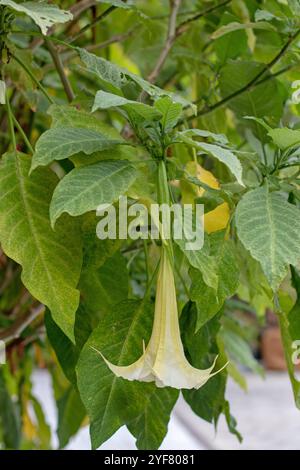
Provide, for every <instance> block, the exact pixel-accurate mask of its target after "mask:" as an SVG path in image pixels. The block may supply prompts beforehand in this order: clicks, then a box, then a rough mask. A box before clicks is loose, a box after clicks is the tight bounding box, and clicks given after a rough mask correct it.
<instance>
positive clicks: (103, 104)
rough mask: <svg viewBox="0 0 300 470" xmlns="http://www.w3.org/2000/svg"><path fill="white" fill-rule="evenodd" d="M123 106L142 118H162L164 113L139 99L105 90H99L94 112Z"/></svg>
mask: <svg viewBox="0 0 300 470" xmlns="http://www.w3.org/2000/svg"><path fill="white" fill-rule="evenodd" d="M114 107H116V108H123V109H124V110H125V111H126V112H127V114H128V116H129V117H130V115H131V114H132V113H133V114H134V115H136V116H137V117H138V118H139V119H140V120H146V121H152V120H158V119H160V118H161V116H162V114H161V113H160V112H159V111H158V110H156V109H155V108H154V107H153V106H149V105H147V104H144V103H141V102H139V101H133V100H128V99H127V98H123V96H118V95H114V94H113V93H107V92H105V91H102V90H100V91H97V93H96V96H95V101H94V104H93V109H92V112H94V111H96V110H97V109H110V108H114Z"/></svg>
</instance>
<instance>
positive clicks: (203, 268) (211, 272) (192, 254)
mask: <svg viewBox="0 0 300 470" xmlns="http://www.w3.org/2000/svg"><path fill="white" fill-rule="evenodd" d="M185 217H186V216H185ZM174 242H175V243H176V245H178V246H179V248H180V250H181V251H182V253H183V254H184V255H185V257H186V259H187V260H188V262H189V264H190V265H191V266H192V267H193V268H196V269H197V270H198V271H200V273H201V274H202V276H203V280H204V282H205V284H206V285H208V286H209V287H211V288H212V289H213V290H214V291H216V289H217V286H218V275H217V264H216V260H215V259H214V257H213V256H211V255H210V252H209V250H210V247H209V239H208V237H205V239H204V245H203V247H202V248H201V250H199V249H194V250H190V249H189V250H187V249H186V243H187V239H186V238H185V236H183V237H182V239H177V238H176V239H174Z"/></svg>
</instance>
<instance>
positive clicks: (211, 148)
mask: <svg viewBox="0 0 300 470" xmlns="http://www.w3.org/2000/svg"><path fill="white" fill-rule="evenodd" d="M178 136H179V137H180V138H181V140H182V142H184V143H185V144H187V145H189V146H191V147H194V148H196V149H198V150H200V151H204V152H205V153H208V154H209V155H212V156H213V157H215V158H217V160H219V161H220V162H222V163H224V165H226V166H227V168H228V169H229V170H230V171H231V173H232V174H233V175H234V176H235V177H236V179H237V181H238V183H239V184H240V185H241V186H244V183H243V180H242V172H243V169H242V165H241V162H240V161H239V159H238V158H237V157H236V156H235V155H234V153H232V152H231V150H229V149H227V148H223V147H219V146H218V145H215V144H208V143H206V142H198V141H196V140H193V139H191V138H190V137H188V136H187V135H186V133H182V132H181V133H178Z"/></svg>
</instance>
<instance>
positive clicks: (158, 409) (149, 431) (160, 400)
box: [127, 387, 179, 450]
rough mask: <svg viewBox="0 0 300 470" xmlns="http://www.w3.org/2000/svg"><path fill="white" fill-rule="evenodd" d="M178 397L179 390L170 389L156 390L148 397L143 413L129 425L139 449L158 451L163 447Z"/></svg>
mask: <svg viewBox="0 0 300 470" xmlns="http://www.w3.org/2000/svg"><path fill="white" fill-rule="evenodd" d="M178 395H179V391H178V390H176V389H174V388H169V387H165V388H162V389H158V388H155V389H154V390H153V392H152V393H151V394H149V395H148V399H147V403H145V407H144V409H143V411H142V413H141V414H140V415H139V416H138V417H137V418H136V419H135V420H134V421H133V422H132V423H129V425H127V427H128V429H129V431H130V432H131V433H132V434H133V435H134V436H135V437H136V439H137V440H136V445H137V448H138V449H148V450H151V449H157V448H158V447H159V446H160V445H161V443H162V441H163V438H164V437H165V435H166V433H167V430H168V422H169V419H170V413H171V411H172V409H173V408H174V405H175V403H176V401H177V398H178Z"/></svg>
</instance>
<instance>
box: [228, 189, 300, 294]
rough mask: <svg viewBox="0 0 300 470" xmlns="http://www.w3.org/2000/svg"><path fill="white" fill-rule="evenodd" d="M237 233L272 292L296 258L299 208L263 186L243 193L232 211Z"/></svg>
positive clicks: (298, 257) (299, 240) (299, 252)
mask: <svg viewBox="0 0 300 470" xmlns="http://www.w3.org/2000/svg"><path fill="white" fill-rule="evenodd" d="M236 225H237V231H238V236H239V238H240V240H241V242H242V243H243V245H244V246H245V248H247V249H248V250H249V251H250V253H251V255H252V257H253V258H254V259H256V260H257V261H259V262H260V264H261V266H262V269H263V271H264V273H265V275H266V276H267V278H268V280H269V282H270V285H271V287H272V289H273V290H274V291H275V290H276V289H277V288H278V287H279V284H280V283H281V281H282V280H283V278H284V276H285V275H286V273H287V270H288V266H289V264H292V265H293V266H294V265H295V264H297V263H298V262H299V260H300V211H299V209H298V208H297V207H296V206H294V205H292V204H289V203H288V202H287V200H286V199H284V197H283V196H282V195H281V194H280V193H278V192H269V190H268V187H267V186H262V187H260V188H257V189H254V190H252V191H249V192H248V193H246V194H245V195H244V196H243V197H242V199H241V201H240V202H239V204H238V206H237V210H236Z"/></svg>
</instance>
